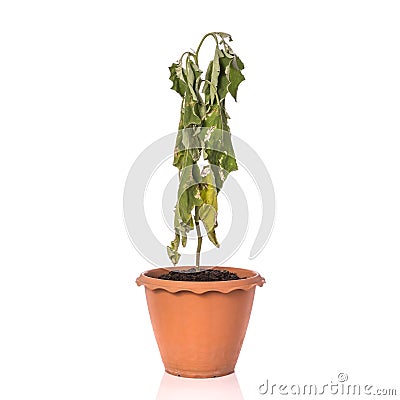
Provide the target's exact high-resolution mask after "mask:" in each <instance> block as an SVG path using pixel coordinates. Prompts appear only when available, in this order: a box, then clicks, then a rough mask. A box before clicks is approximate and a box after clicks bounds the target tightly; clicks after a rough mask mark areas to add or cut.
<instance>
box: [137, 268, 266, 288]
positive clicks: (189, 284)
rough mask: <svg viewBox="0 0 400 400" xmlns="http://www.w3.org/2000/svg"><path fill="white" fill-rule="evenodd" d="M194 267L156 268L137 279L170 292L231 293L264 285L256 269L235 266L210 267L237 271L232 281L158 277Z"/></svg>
mask: <svg viewBox="0 0 400 400" xmlns="http://www.w3.org/2000/svg"><path fill="white" fill-rule="evenodd" d="M188 268H192V267H187V266H184V267H175V268H155V269H150V270H147V271H144V272H142V273H141V274H140V276H139V277H138V278H137V279H136V283H137V285H138V286H142V285H143V286H145V287H146V289H150V290H158V289H160V290H166V291H167V292H170V293H177V292H182V291H187V292H193V293H196V294H202V293H206V292H220V293H230V292H232V291H234V290H249V289H251V288H253V287H254V286H263V285H264V283H265V279H264V278H263V277H262V276H260V274H259V273H258V272H256V271H252V270H249V269H244V268H234V267H211V268H209V269H221V270H227V271H229V272H234V273H236V274H237V275H238V276H239V277H240V278H243V279H239V280H231V281H210V282H195V281H172V280H164V279H158V278H157V277H158V276H160V275H162V274H164V273H167V272H168V271H171V270H173V271H179V270H182V269H188Z"/></svg>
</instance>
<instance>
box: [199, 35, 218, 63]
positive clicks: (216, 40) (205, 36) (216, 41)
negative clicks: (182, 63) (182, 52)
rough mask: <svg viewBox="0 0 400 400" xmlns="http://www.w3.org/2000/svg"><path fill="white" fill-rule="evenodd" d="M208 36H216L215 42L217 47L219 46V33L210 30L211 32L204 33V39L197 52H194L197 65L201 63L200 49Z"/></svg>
mask: <svg viewBox="0 0 400 400" xmlns="http://www.w3.org/2000/svg"><path fill="white" fill-rule="evenodd" d="M208 36H212V37H213V38H214V40H215V43H216V44H217V47H218V39H217V35H216V34H215V32H210V33H207V35H204V36H203V39H201V41H200V43H199V45H198V46H197V50H196V53H195V54H194V58H195V60H196V64H197V66H198V65H199V51H200V48H201V46H202V44H203V42H204V40H206V38H207V37H208Z"/></svg>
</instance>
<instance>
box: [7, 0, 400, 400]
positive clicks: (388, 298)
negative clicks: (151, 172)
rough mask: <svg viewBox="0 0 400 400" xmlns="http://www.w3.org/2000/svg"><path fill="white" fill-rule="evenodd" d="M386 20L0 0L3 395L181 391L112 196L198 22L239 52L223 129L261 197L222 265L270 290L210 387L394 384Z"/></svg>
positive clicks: (300, 8)
mask: <svg viewBox="0 0 400 400" xmlns="http://www.w3.org/2000/svg"><path fill="white" fill-rule="evenodd" d="M261 4H262V6H261ZM399 20H400V4H399V2H398V1H389V0H388V1H378V0H377V1H367V0H364V1H341V0H336V1H267V2H263V3H262V2H251V1H246V2H215V1H202V2H197V3H195V2H189V1H185V2H184V1H171V2H161V1H160V2H153V1H149V2H136V3H135V2H133V1H119V0H114V1H89V0H79V1H78V0H76V1H75V0H70V1H35V2H30V1H2V2H1V6H0V43H1V44H0V58H1V61H0V80H1V87H0V101H1V104H0V107H1V108H0V133H1V142H0V177H1V180H0V191H1V196H0V204H1V208H0V266H1V275H0V308H1V309H0V337H1V340H0V398H1V399H5V400H12V399H33V398H35V399H91V398H93V399H94V398H96V399H121V400H122V399H131V400H132V399H144V400H147V399H149V400H153V399H155V398H156V397H157V393H158V392H159V390H160V393H159V395H158V398H159V399H164V400H165V399H166V398H174V399H179V394H176V393H175V395H172V397H171V396H170V397H168V396H167V395H165V394H163V393H165V392H166V391H167V392H168V391H171V390H172V391H173V390H176V387H178V390H179V388H181V392H180V393H182V390H183V389H182V388H183V386H179V384H178V385H177V386H174V385H176V382H175V381H174V382H172V383H171V380H169V382H167V383H165V382H164V383H163V385H161V388H159V385H160V382H161V379H162V377H163V366H162V363H161V360H160V357H159V354H158V349H157V346H156V343H155V340H154V338H153V333H152V330H151V326H150V320H149V317H148V314H147V308H146V302H145V296H144V293H143V288H137V287H136V284H135V278H136V277H137V276H138V275H139V273H140V272H141V271H143V270H145V269H148V268H149V267H151V266H150V265H149V264H148V263H147V262H145V261H144V260H143V259H142V258H141V256H140V255H139V254H137V253H136V251H135V250H134V249H133V247H132V245H131V243H130V241H129V239H128V237H127V234H126V231H125V227H124V222H123V217H122V194H123V188H124V181H125V178H126V175H127V173H128V170H129V168H130V166H131V164H132V162H133V161H134V160H135V158H136V157H137V156H138V155H139V154H140V152H141V151H142V150H143V149H144V148H145V147H146V146H148V145H149V144H151V143H152V142H153V141H155V140H156V139H158V138H160V137H161V136H162V135H165V134H167V133H171V132H173V131H174V130H175V129H176V127H177V122H178V112H179V105H180V104H179V99H178V96H177V94H176V93H174V92H173V91H171V90H170V89H169V88H170V81H169V80H168V76H169V73H168V69H167V67H168V66H169V65H170V64H171V63H172V62H173V61H175V60H176V59H177V57H178V56H179V55H180V53H181V52H182V51H184V50H187V49H189V48H191V47H195V46H196V45H197V43H198V41H199V40H200V39H201V37H202V35H203V34H204V33H207V32H209V31H212V30H218V31H226V32H229V33H231V34H232V35H233V38H234V42H233V47H234V49H235V50H236V52H237V53H238V54H239V55H240V57H241V58H242V59H243V61H244V62H245V65H246V69H245V71H244V72H245V76H246V81H245V82H244V83H243V84H242V86H241V87H240V90H239V97H238V99H239V101H238V103H237V104H234V103H233V102H230V103H229V104H228V111H229V113H230V115H231V117H232V121H231V129H232V132H233V133H234V134H235V135H237V136H239V137H241V138H243V139H244V140H246V141H247V142H248V143H249V144H250V145H251V146H253V147H254V148H256V149H257V151H258V153H259V154H260V156H261V157H262V159H263V160H264V161H265V164H266V165H267V167H268V170H269V172H270V174H271V176H272V179H273V182H274V185H275V190H276V199H277V217H276V221H275V228H274V232H273V234H272V236H271V239H270V242H269V243H268V245H267V248H266V249H265V251H264V252H263V253H262V254H261V255H260V256H259V257H258V258H256V259H255V260H253V261H250V260H248V259H247V254H248V249H249V246H250V244H251V240H250V242H246V245H245V246H244V247H243V249H241V250H240V251H239V253H238V254H236V255H235V257H234V258H233V259H232V260H230V262H229V264H230V265H237V266H243V267H248V268H252V269H256V270H258V271H260V272H261V273H262V275H264V276H265V278H266V279H267V285H266V286H264V287H263V288H262V289H259V290H257V293H256V299H255V304H254V308H253V314H252V318H251V321H250V325H249V329H248V333H247V337H246V340H245V343H244V345H243V349H242V353H241V356H240V358H239V362H238V365H237V369H236V378H237V381H238V385H240V389H239V386H238V385H236V386H235V382H234V381H232V382H233V383H232V385H233V386H232V385H231V386H229V385H228V389H226V390H227V392H226V394H225V395H219V398H227V399H228V398H229V399H236V398H237V399H240V398H242V397H241V396H243V398H245V399H258V398H264V397H263V396H261V395H259V394H258V387H259V385H261V384H262V383H263V382H264V381H265V380H266V379H267V378H269V379H270V382H274V383H287V384H293V383H319V384H324V383H330V381H331V380H334V381H335V379H336V377H337V374H338V373H339V372H345V373H348V374H349V377H350V381H352V382H353V383H369V384H371V385H377V386H381V387H396V386H397V387H398V388H399V389H400V379H399V369H400V367H399V360H400V357H399V356H400V351H399V342H398V340H399V337H400V332H399V311H398V308H399V284H400V283H399V267H400V263H399V261H400V252H399V238H400V211H399V210H400V206H399V205H400V189H399V174H400V158H399V134H400V118H399V109H400V108H399V107H400V72H399V71H400V53H399V44H400V24H399ZM159 229H160V235H164V233H163V232H164V230H165V225H164V222H163V221H161V220H160V227H159ZM167 381H168V379H167ZM185 384H187V383H185ZM217 384H218V383H217ZM171 385H172V386H171ZM210 385H212V383H210ZM189 386H190V384H189ZM214 386H215V383H214ZM188 390H191V389H190V388H189V389H188ZM196 390H197V391H196V393H197V395H198V396H201V398H207V396H208V398H209V399H212V398H214V397H212V396H213V394H212V393H211V392H209V393H208V394H205V393H206V392H207V390H213V389H212V386H210V389H208V388H207V387H206V388H205V389H204V387H203V389H202V390H203V391H202V392H201V391H200V389H196ZM229 390H231V393H230V394H228V392H229ZM232 391H233V392H232ZM240 391H241V393H242V394H240ZM199 393H200V395H199ZM232 393H233V394H232ZM235 396H236V397H235ZM187 398H188V396H187ZM192 398H197V397H195V394H193V397H192Z"/></svg>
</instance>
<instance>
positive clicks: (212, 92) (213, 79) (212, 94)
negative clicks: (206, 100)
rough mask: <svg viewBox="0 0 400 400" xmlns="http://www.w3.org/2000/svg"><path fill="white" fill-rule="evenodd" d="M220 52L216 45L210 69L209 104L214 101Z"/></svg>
mask: <svg viewBox="0 0 400 400" xmlns="http://www.w3.org/2000/svg"><path fill="white" fill-rule="evenodd" d="M220 54H221V51H220V49H219V48H218V47H216V48H215V53H214V60H213V63H212V70H211V88H210V102H211V104H212V103H213V102H214V97H215V90H216V88H217V87H218V77H219V72H220V65H219V57H220ZM213 89H214V90H213Z"/></svg>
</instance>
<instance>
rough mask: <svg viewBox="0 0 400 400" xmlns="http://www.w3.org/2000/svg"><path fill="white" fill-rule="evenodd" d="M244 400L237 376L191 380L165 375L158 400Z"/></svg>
mask: <svg viewBox="0 0 400 400" xmlns="http://www.w3.org/2000/svg"><path fill="white" fill-rule="evenodd" d="M188 399H190V400H221V399H229V400H244V397H243V395H242V392H241V390H240V386H239V382H238V380H237V378H236V374H235V373H233V374H230V375H226V376H221V377H220V378H209V379H191V378H180V377H178V376H174V375H171V374H168V373H164V376H163V377H162V379H161V383H160V388H159V389H158V395H157V399H156V400H188Z"/></svg>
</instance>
